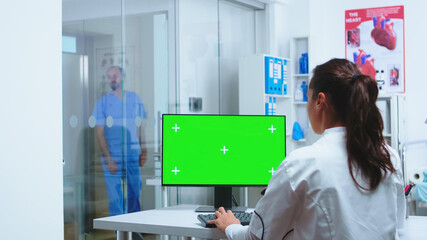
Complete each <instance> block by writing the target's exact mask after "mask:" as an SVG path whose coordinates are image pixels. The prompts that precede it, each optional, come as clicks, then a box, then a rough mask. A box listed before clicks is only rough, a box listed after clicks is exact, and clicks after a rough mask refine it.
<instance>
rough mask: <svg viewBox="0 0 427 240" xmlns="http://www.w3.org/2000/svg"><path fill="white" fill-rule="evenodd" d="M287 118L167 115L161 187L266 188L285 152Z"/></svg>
mask: <svg viewBox="0 0 427 240" xmlns="http://www.w3.org/2000/svg"><path fill="white" fill-rule="evenodd" d="M285 122H286V118H285V116H247V115H233V116H231V115H179V114H176V115H173V114H164V115H163V129H162V130H163V162H162V185H170V186H198V185H210V186H226V185H228V186H259V185H267V184H268V182H269V181H270V179H271V177H272V175H273V174H274V172H275V170H276V169H277V167H278V166H279V164H280V163H281V162H282V161H283V160H284V158H285V153H286V146H285V145H286V127H285V126H286V124H285Z"/></svg>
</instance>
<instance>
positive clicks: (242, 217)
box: [197, 212, 252, 228]
mask: <svg viewBox="0 0 427 240" xmlns="http://www.w3.org/2000/svg"><path fill="white" fill-rule="evenodd" d="M233 214H234V216H235V217H236V218H237V219H239V221H240V223H241V224H242V225H249V222H250V221H251V218H252V213H248V212H233ZM197 219H199V221H200V222H201V223H202V225H203V227H206V228H215V227H216V225H215V224H208V222H209V221H210V220H214V219H216V217H215V214H213V213H210V214H199V215H197Z"/></svg>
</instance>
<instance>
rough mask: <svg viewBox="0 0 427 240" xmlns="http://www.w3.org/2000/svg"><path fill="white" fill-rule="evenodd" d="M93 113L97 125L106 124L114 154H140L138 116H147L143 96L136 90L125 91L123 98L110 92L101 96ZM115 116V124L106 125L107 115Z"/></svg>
mask: <svg viewBox="0 0 427 240" xmlns="http://www.w3.org/2000/svg"><path fill="white" fill-rule="evenodd" d="M92 115H93V116H94V117H95V119H96V126H104V137H105V140H106V141H107V145H108V149H109V150H110V153H111V155H113V156H122V155H123V154H124V153H125V152H124V151H126V155H138V156H139V155H140V153H141V148H140V145H139V139H138V131H137V130H138V128H137V126H136V117H140V118H141V119H144V118H146V116H147V114H146V112H145V109H144V105H143V104H142V101H141V98H140V97H139V96H138V94H136V93H134V92H128V91H126V92H124V95H123V100H120V99H119V98H118V97H117V96H116V95H114V93H112V92H110V93H107V94H106V95H104V96H103V97H102V98H100V99H99V100H98V101H97V102H96V105H95V108H94V110H93V113H92ZM109 116H111V117H112V118H113V125H112V126H111V127H108V126H106V125H107V124H106V120H107V117H109Z"/></svg>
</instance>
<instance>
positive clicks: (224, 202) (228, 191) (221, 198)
mask: <svg viewBox="0 0 427 240" xmlns="http://www.w3.org/2000/svg"><path fill="white" fill-rule="evenodd" d="M219 207H224V208H225V210H226V211H227V210H231V211H233V212H245V211H246V207H233V201H232V188H231V187H215V206H200V207H198V208H197V209H196V212H215V211H216V210H218V208H219Z"/></svg>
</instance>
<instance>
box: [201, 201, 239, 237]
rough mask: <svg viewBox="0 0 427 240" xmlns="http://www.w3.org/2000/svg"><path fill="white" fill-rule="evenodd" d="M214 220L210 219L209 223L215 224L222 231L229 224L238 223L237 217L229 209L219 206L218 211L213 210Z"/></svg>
mask: <svg viewBox="0 0 427 240" xmlns="http://www.w3.org/2000/svg"><path fill="white" fill-rule="evenodd" d="M215 217H216V219H215V220H211V221H209V222H208V223H209V224H215V225H216V227H217V228H218V229H219V230H220V231H221V232H223V233H225V229H226V228H227V227H228V226H230V225H231V224H240V221H239V219H237V218H236V217H235V216H234V214H233V212H231V210H228V211H227V212H226V211H225V209H224V208H223V207H220V208H219V209H218V211H216V212H215Z"/></svg>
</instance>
